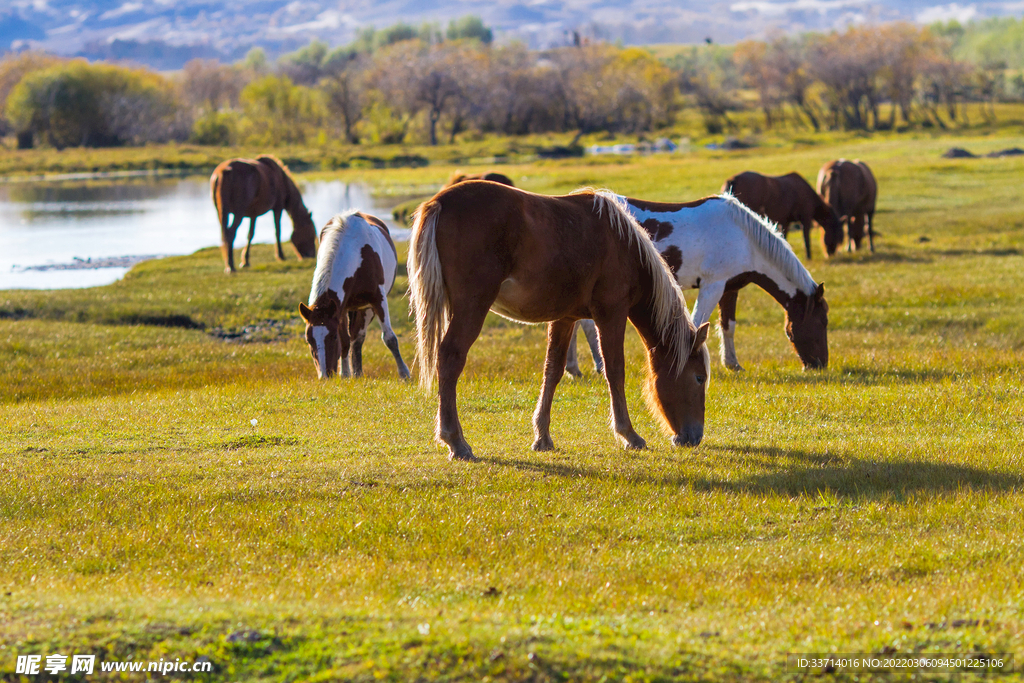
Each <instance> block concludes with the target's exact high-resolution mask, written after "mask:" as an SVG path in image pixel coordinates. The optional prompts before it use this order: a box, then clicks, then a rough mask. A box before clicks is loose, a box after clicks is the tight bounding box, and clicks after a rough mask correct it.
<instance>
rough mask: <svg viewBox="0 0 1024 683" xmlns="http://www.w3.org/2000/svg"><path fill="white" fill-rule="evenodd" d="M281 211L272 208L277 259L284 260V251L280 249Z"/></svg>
mask: <svg viewBox="0 0 1024 683" xmlns="http://www.w3.org/2000/svg"><path fill="white" fill-rule="evenodd" d="M281 211H282V209H274V242H275V243H276V244H277V260H278V261H284V252H283V251H281Z"/></svg>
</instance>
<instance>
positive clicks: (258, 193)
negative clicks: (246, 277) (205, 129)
mask: <svg viewBox="0 0 1024 683" xmlns="http://www.w3.org/2000/svg"><path fill="white" fill-rule="evenodd" d="M210 193H211V194H212V195H213V205H214V206H215V207H217V218H218V220H219V221H220V234H221V247H220V249H221V253H222V254H223V255H224V272H226V273H233V272H234V270H235V254H234V246H235V233H237V232H238V227H239V226H240V225H241V224H242V219H243V218H248V219H249V240H248V242H246V244H245V250H243V251H242V267H243V268H245V267H247V266H248V265H249V248H250V247H251V246H252V238H253V235H255V234H256V217H257V216H262V215H263V214H265V213H266V212H268V211H273V212H274V230H275V233H276V236H277V260H278V261H283V260H284V252H282V251H281V212H282V211H287V212H288V216H289V217H290V218H291V219H292V246H293V247H295V253H296V254H297V255H298V257H299V258H300V259H302V258H303V257H309V258H312V257H314V256H316V226H315V225H313V217H312V215H311V214H310V213H309V210H308V209H307V208H306V205H305V204H303V203H302V194H301V193H300V192H299V188H298V187H297V186H296V185H295V181H294V180H292V176H291V174H290V173H289V172H288V168H287V167H286V166H285V165H284V164H283V163H282V162H281V161H280V160H279V159H278V158H277V157H274V156H270V155H264V156H261V157H258V158H257V159H228V160H227V161H222V162H221V163H220V164H219V165H218V166H217V168H216V169H214V171H213V175H212V176H210ZM229 214H230V215H231V216H232V219H231V222H230V223H229V222H228V215H229Z"/></svg>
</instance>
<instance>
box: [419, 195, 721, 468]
mask: <svg viewBox="0 0 1024 683" xmlns="http://www.w3.org/2000/svg"><path fill="white" fill-rule="evenodd" d="M409 291H410V301H411V303H412V308H413V310H414V311H415V315H416V330H417V354H416V361H417V363H418V364H419V373H420V384H421V385H422V386H424V387H425V388H429V387H430V386H431V385H432V384H433V381H434V377H435V375H436V376H437V379H438V383H439V389H440V390H439V406H438V418H437V436H438V438H439V439H441V440H442V441H444V442H445V443H446V444H448V448H449V449H450V455H449V457H451V458H454V459H459V460H475V459H476V458H474V456H473V451H472V449H471V448H470V446H469V444H468V443H467V442H466V439H465V437H464V436H463V434H462V425H461V424H460V423H459V416H458V410H457V407H456V385H457V383H458V379H459V375H460V374H461V373H462V370H463V368H464V367H465V365H466V355H467V353H468V352H469V347H470V346H471V345H472V344H473V342H474V341H475V340H476V338H477V336H479V334H480V330H481V328H482V327H483V324H484V318H486V317H487V312H488V311H489V310H493V311H495V312H496V313H498V314H500V315H503V316H506V317H508V318H510V319H513V320H518V321H522V322H548V323H549V324H548V346H547V357H546V359H545V362H544V381H543V384H542V385H541V394H540V397H539V399H538V401H537V409H536V411H535V412H534V418H533V426H534V436H535V437H536V438H535V441H534V443H533V448H534V450H551V449H552V448H554V444H553V442H552V440H551V434H550V430H549V427H550V423H551V402H552V399H553V397H554V393H555V387H556V386H557V385H558V381H559V380H560V379H561V377H562V374H563V373H564V371H565V359H566V353H567V351H568V348H569V340H570V338H571V335H572V332H573V328H574V324H575V322H576V320H579V319H581V318H592V319H593V320H594V321H595V322H596V324H597V328H598V330H599V333H600V340H601V353H602V355H603V357H604V364H605V378H606V380H607V382H608V390H609V393H610V394H611V405H612V421H613V426H614V430H615V433H616V434H617V435H618V436H619V437H620V438H621V439H622V440H623V441H624V442H625V444H626V446H627V447H628V448H644V447H645V446H646V442H645V441H644V440H643V439H642V438H641V437H640V436H639V435H638V434H637V433H636V432H635V431H634V430H633V425H632V423H631V422H630V419H629V413H628V411H627V409H626V396H625V391H624V383H625V358H624V355H623V348H622V345H623V339H624V336H625V332H626V321H627V320H629V321H631V322H632V323H633V326H634V327H635V328H636V330H637V332H639V333H640V336H641V338H642V339H643V341H644V348H645V349H646V350H647V358H648V383H647V387H648V390H647V392H646V394H647V398H648V401H649V404H650V406H651V408H652V410H653V411H654V412H655V413H656V414H657V415H658V416H659V417H660V418H661V420H662V422H663V424H665V426H666V427H668V429H669V430H670V431H671V432H672V434H673V437H672V442H673V443H674V444H676V445H680V446H682V445H696V444H698V443H700V440H701V438H702V437H703V434H704V398H705V390H706V387H707V384H706V382H707V378H708V372H709V370H708V353H707V346H706V345H705V343H704V342H705V339H706V338H707V331H708V326H707V325H706V324H705V325H702V326H701V327H700V329H697V328H695V327H694V325H693V321H692V320H691V318H690V314H689V312H688V311H687V310H686V306H685V303H684V301H683V297H682V292H680V290H679V286H678V285H677V284H676V283H675V280H674V278H673V277H672V274H671V272H670V271H669V269H668V267H667V266H666V265H665V262H664V261H663V260H662V258H661V255H660V254H659V253H658V251H657V250H656V249H655V248H654V245H653V243H652V242H651V238H650V236H649V235H648V234H647V233H646V232H644V230H643V228H641V227H640V226H639V225H637V222H636V220H634V219H633V218H632V216H630V215H629V212H628V211H626V209H625V207H624V206H623V202H622V200H621V199H620V198H618V197H615V196H614V195H612V194H611V193H607V192H596V191H594V190H581V191H579V192H577V193H574V194H571V195H566V196H563V197H546V196H542V195H537V194H532V193H530V192H524V191H522V190H517V189H514V188H510V187H505V186H503V185H500V184H498V183H492V182H483V181H477V180H471V181H468V182H464V183H458V184H457V185H454V186H452V187H449V188H447V189H445V190H441V191H440V192H439V193H438V194H437V195H435V196H434V198H433V199H431V200H429V201H427V202H425V203H424V204H423V205H422V206H421V207H420V209H419V210H418V211H417V215H416V222H415V224H414V226H413V233H412V241H411V242H410V245H409Z"/></svg>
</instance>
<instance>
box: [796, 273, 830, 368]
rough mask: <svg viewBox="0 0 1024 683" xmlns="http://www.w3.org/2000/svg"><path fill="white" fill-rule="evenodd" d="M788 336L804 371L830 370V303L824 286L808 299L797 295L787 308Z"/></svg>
mask: <svg viewBox="0 0 1024 683" xmlns="http://www.w3.org/2000/svg"><path fill="white" fill-rule="evenodd" d="M786 336H787V337H789V341H790V342H792V343H793V348H794V349H796V353H797V355H798V356H800V360H801V361H803V363H804V368H805V369H813V370H816V369H822V368H826V367H828V302H827V301H825V283H821V284H819V285H818V287H817V288H816V289H815V290H814V292H812V293H811V294H810V296H808V295H807V294H804V293H803V292H801V291H797V293H796V295H795V296H793V297H792V298H791V299H790V300H789V303H788V304H787V305H786Z"/></svg>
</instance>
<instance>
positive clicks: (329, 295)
mask: <svg viewBox="0 0 1024 683" xmlns="http://www.w3.org/2000/svg"><path fill="white" fill-rule="evenodd" d="M397 270H398V254H397V252H396V251H395V243H394V242H392V241H391V234H390V233H389V232H388V228H387V226H386V225H384V223H383V221H381V220H380V219H379V218H377V217H376V216H371V215H369V214H366V213H360V212H358V211H349V212H348V213H343V214H338V215H336V216H334V217H333V218H331V220H330V221H328V222H327V225H325V226H324V228H323V230H322V231H321V232H320V253H319V255H318V256H317V259H316V270H315V271H314V272H313V286H312V287H311V289H310V292H309V305H308V306H307V305H306V304H304V303H299V315H301V316H302V319H303V320H304V321H305V323H306V341H307V342H308V343H309V352H310V353H311V354H312V356H313V362H314V364H315V365H316V371H317V375H318V376H319V377H320V379H328V378H330V377H333V376H334V375H335V374H336V373H337V372H338V366H339V364H340V366H341V376H342V377H348V376H350V374H354V375H355V376H356V377H359V376H361V375H362V374H363V341H365V339H366V329H367V327H368V326H369V324H370V321H371V320H373V317H374V315H376V316H377V317H378V318H380V326H381V330H382V334H381V338H382V339H383V340H384V344H385V345H386V346H387V347H388V350H389V351H391V355H393V356H394V357H395V363H396V364H397V365H398V376H399V377H401V378H402V379H408V378H409V368H408V367H406V365H405V361H403V360H402V354H401V352H400V351H399V349H398V337H397V336H395V332H394V330H393V329H391V317H390V315H389V313H388V293H389V292H390V291H391V287H392V285H394V283H395V274H396V273H397ZM350 345H351V350H352V367H351V369H350V368H349V348H350Z"/></svg>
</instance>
